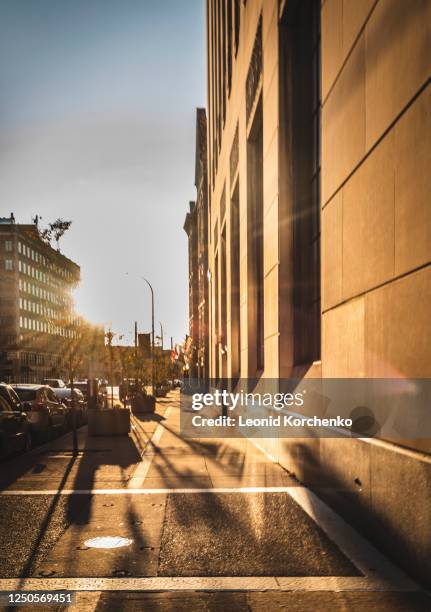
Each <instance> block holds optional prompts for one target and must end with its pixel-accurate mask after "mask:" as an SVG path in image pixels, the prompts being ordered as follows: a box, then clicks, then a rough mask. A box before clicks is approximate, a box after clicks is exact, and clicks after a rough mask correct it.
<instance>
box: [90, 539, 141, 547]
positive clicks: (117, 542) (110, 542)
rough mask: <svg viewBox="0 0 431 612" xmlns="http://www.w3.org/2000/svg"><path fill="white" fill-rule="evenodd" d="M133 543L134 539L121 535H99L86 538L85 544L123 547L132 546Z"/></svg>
mask: <svg viewBox="0 0 431 612" xmlns="http://www.w3.org/2000/svg"><path fill="white" fill-rule="evenodd" d="M132 543H133V540H130V539H129V538H122V537H121V536H99V537H97V538H90V539H89V540H86V541H85V542H84V546H88V548H122V547H123V546H130V544H132Z"/></svg>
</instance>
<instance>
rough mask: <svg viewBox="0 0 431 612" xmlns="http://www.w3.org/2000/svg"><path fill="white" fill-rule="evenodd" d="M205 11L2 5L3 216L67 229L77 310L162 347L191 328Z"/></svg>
mask: <svg viewBox="0 0 431 612" xmlns="http://www.w3.org/2000/svg"><path fill="white" fill-rule="evenodd" d="M204 33H205V27H204V3H203V2H202V0H181V1H178V0H164V1H163V0H0V216H9V213H10V212H14V214H15V217H16V220H17V222H22V223H29V222H31V218H32V217H33V216H34V215H36V214H38V215H40V216H41V218H42V221H41V226H42V227H43V226H44V225H46V224H47V223H49V222H52V221H54V220H55V219H57V218H58V217H61V218H64V219H67V220H72V225H71V228H70V230H69V231H68V232H67V233H66V234H65V236H64V237H63V238H62V240H61V243H60V248H61V251H62V253H64V254H65V255H66V256H67V257H69V258H70V259H72V260H74V261H75V262H76V263H78V264H79V265H80V266H81V284H80V287H79V288H78V289H77V291H76V294H75V298H76V305H77V310H78V311H79V312H80V313H81V314H82V315H84V316H85V317H86V318H87V319H88V320H90V321H91V322H93V323H103V324H105V325H106V326H112V329H113V330H114V331H115V332H116V333H118V334H124V339H123V342H128V341H132V338H133V333H132V332H133V326H134V321H135V320H137V321H138V327H139V330H140V331H149V330H150V326H151V303H150V292H149V288H148V287H147V285H146V284H145V282H144V281H143V280H142V278H141V277H146V278H147V279H148V280H149V281H150V282H151V283H152V285H153V288H154V293H155V321H156V333H158V331H159V329H160V325H159V323H160V322H161V323H162V325H163V331H164V337H165V345H166V344H168V343H170V337H171V336H173V338H174V342H175V341H177V342H179V341H181V340H183V339H184V335H185V333H187V319H188V284H187V283H188V280H187V236H186V234H185V232H184V230H183V224H184V218H185V214H186V211H187V208H188V202H189V201H190V200H194V199H195V195H196V190H195V187H194V155H195V125H196V107H199V106H205V40H204Z"/></svg>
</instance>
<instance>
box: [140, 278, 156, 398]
mask: <svg viewBox="0 0 431 612" xmlns="http://www.w3.org/2000/svg"><path fill="white" fill-rule="evenodd" d="M142 280H144V281H145V282H146V283H147V285H148V286H149V288H150V290H151V387H152V390H153V395H154V383H155V381H154V291H153V288H152V286H151V283H150V282H149V281H148V280H147V279H146V278H144V277H142Z"/></svg>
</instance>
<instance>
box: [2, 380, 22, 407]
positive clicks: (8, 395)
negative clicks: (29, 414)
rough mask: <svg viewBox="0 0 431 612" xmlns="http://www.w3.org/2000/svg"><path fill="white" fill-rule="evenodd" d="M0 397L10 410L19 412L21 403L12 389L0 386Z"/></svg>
mask: <svg viewBox="0 0 431 612" xmlns="http://www.w3.org/2000/svg"><path fill="white" fill-rule="evenodd" d="M0 397H3V398H4V399H5V400H6V401H7V402H8V404H10V405H11V407H12V409H15V410H21V402H20V399H19V397H18V396H17V394H16V393H15V391H14V390H13V389H12V387H6V386H3V385H2V386H0Z"/></svg>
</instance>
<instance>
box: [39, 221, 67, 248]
mask: <svg viewBox="0 0 431 612" xmlns="http://www.w3.org/2000/svg"><path fill="white" fill-rule="evenodd" d="M71 225H72V221H65V220H64V219H60V217H59V218H58V219H56V220H55V221H54V222H53V223H49V224H48V227H47V228H45V229H43V230H41V231H40V237H41V238H42V240H43V241H44V242H46V243H47V244H49V245H51V240H53V239H54V240H55V242H56V243H57V250H58V251H59V250H60V238H62V237H63V236H64V234H65V233H66V232H67V230H68V229H69V228H70V226H71Z"/></svg>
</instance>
